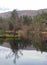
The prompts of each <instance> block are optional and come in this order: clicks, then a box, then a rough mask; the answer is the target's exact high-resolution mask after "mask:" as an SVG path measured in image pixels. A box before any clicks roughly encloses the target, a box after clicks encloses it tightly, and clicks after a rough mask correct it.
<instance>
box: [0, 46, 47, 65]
mask: <svg viewBox="0 0 47 65" xmlns="http://www.w3.org/2000/svg"><path fill="white" fill-rule="evenodd" d="M0 65H47V52H42V53H41V52H40V51H36V50H21V49H20V50H18V51H16V52H15V53H13V52H12V50H11V49H10V48H6V47H2V46H0Z"/></svg>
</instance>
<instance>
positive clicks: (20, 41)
mask: <svg viewBox="0 0 47 65" xmlns="http://www.w3.org/2000/svg"><path fill="white" fill-rule="evenodd" d="M4 41H5V42H9V44H10V46H11V49H12V52H13V53H12V52H10V53H9V54H8V56H7V57H6V58H10V57H13V56H14V60H13V61H14V63H16V58H19V57H20V56H19V54H18V53H20V55H23V54H22V52H21V51H20V49H26V48H27V47H30V48H31V50H32V46H33V48H34V47H35V48H36V50H40V51H41V52H47V41H45V42H44V41H43V42H41V43H32V41H31V40H29V39H26V38H23V37H20V38H18V37H17V38H6V39H2V38H0V43H1V44H2V43H3V42H4Z"/></svg>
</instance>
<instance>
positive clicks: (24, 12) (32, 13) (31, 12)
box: [0, 9, 47, 18]
mask: <svg viewBox="0 0 47 65" xmlns="http://www.w3.org/2000/svg"><path fill="white" fill-rule="evenodd" d="M42 11H43V12H46V13H47V9H40V10H22V11H17V13H18V15H19V16H23V15H27V16H31V17H33V16H36V15H37V14H38V13H42ZM10 16H11V11H9V12H5V13H0V17H3V18H8V17H10Z"/></svg>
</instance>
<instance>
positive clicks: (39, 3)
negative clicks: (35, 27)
mask: <svg viewBox="0 0 47 65" xmlns="http://www.w3.org/2000/svg"><path fill="white" fill-rule="evenodd" d="M43 8H47V0H0V12H5V11H11V10H13V9H17V10H38V9H43Z"/></svg>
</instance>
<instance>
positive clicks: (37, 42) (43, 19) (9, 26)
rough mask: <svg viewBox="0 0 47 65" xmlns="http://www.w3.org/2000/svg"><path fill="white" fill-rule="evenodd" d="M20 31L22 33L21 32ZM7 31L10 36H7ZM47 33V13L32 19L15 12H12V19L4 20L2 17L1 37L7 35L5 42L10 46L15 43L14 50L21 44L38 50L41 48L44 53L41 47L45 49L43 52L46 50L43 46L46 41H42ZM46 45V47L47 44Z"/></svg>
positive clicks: (0, 25) (0, 21) (0, 22)
mask: <svg viewBox="0 0 47 65" xmlns="http://www.w3.org/2000/svg"><path fill="white" fill-rule="evenodd" d="M19 30H20V31H21V32H19ZM6 31H8V34H5V33H6ZM22 31H23V32H22ZM46 31H47V13H44V12H42V13H41V14H38V15H36V16H35V17H33V18H31V17H29V16H21V17H19V16H18V13H17V11H16V10H13V11H12V12H11V17H10V18H8V19H3V18H1V17H0V35H2V34H3V35H5V40H6V41H9V42H10V45H11V43H12V42H13V43H14V44H13V43H12V47H13V48H15V45H16V46H18V44H20V45H21V46H24V45H25V47H26V46H27V45H30V44H33V45H34V46H35V47H36V48H37V49H38V48H39V49H40V50H41V51H42V48H41V47H43V50H45V49H44V46H43V44H42V42H43V41H44V40H43V39H42V37H43V36H42V33H44V32H45V34H47V33H46ZM10 32H11V33H10ZM16 32H17V35H16ZM18 32H19V33H18ZM6 37H7V38H6ZM10 37H11V38H10ZM3 41H4V39H3ZM29 43H30V44H29ZM46 43H47V42H46ZM44 45H45V46H46V44H44ZM46 49H47V48H46ZM13 50H14V49H13Z"/></svg>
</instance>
